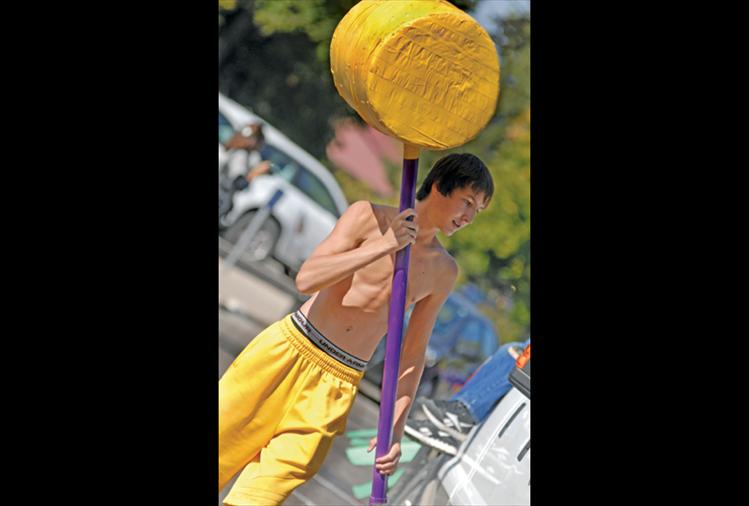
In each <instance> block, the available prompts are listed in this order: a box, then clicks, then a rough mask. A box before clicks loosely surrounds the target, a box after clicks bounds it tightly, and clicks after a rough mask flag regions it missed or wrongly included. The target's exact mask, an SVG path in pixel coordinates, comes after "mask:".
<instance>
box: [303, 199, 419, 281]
mask: <svg viewBox="0 0 749 506" xmlns="http://www.w3.org/2000/svg"><path fill="white" fill-rule="evenodd" d="M410 215H414V216H415V215H416V213H415V212H414V210H413V209H406V210H405V211H403V212H402V213H400V214H399V215H398V216H396V217H395V219H393V221H392V223H391V224H390V226H389V228H388V230H387V231H386V232H385V234H384V235H383V236H382V237H380V238H378V239H376V240H374V241H371V242H369V243H367V244H365V245H364V246H361V243H362V242H363V241H364V239H365V237H366V232H367V229H368V228H371V226H372V225H371V223H372V222H371V220H372V219H374V217H373V211H372V205H371V204H370V203H369V202H366V201H358V202H354V203H353V204H351V206H349V208H348V209H346V212H344V213H343V216H341V218H340V219H339V220H338V222H337V223H336V226H335V228H334V229H333V231H332V232H331V233H330V235H328V237H326V238H325V239H324V240H323V241H322V242H321V243H320V244H319V245H318V246H317V248H315V250H314V251H313V252H312V254H311V255H310V257H309V258H308V259H307V260H306V261H305V262H304V263H303V264H302V267H301V268H300V269H299V274H297V277H296V287H297V290H299V291H300V292H301V293H304V294H307V295H311V294H313V293H315V292H317V291H319V290H321V289H323V288H325V287H328V286H330V285H333V284H335V283H337V282H339V281H341V280H342V279H345V278H347V277H349V276H351V275H352V274H353V273H354V272H356V271H357V270H359V269H361V268H362V267H364V266H365V265H367V264H370V263H372V262H374V261H375V260H377V259H378V258H381V257H383V256H385V255H389V254H391V253H393V252H395V251H398V250H400V249H402V248H404V247H406V246H407V245H408V244H413V242H414V241H415V239H416V233H417V232H418V225H416V224H415V223H413V222H410V221H406V218H407V217H408V216H410Z"/></svg>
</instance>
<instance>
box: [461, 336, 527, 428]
mask: <svg viewBox="0 0 749 506" xmlns="http://www.w3.org/2000/svg"><path fill="white" fill-rule="evenodd" d="M530 342H531V340H530V339H527V340H526V341H525V342H524V343H507V344H505V345H503V346H501V347H500V348H499V349H498V350H497V351H495V352H494V354H493V355H492V356H491V357H489V358H488V359H487V360H486V362H484V363H483V364H482V365H481V366H480V367H479V368H478V370H477V371H476V373H475V374H474V375H473V377H472V378H471V379H469V380H468V381H467V382H466V384H465V385H463V388H461V389H460V391H459V392H458V393H456V394H455V395H453V397H452V400H454V401H455V400H457V401H460V402H462V403H463V404H465V406H466V407H467V408H468V411H469V412H470V413H471V416H473V418H474V420H476V422H477V423H481V422H483V421H484V419H486V417H487V416H489V413H490V412H491V410H492V408H494V405H495V404H497V402H498V401H499V400H500V399H501V398H502V397H503V396H504V395H505V394H506V393H507V392H509V391H510V388H511V387H512V385H511V384H510V379H509V378H510V372H512V370H513V369H514V368H515V360H516V359H514V358H512V355H510V353H509V348H510V346H513V347H519V348H520V350H521V352H522V350H523V349H525V347H526V346H528V345H529V344H530Z"/></svg>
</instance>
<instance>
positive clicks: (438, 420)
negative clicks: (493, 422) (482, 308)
mask: <svg viewBox="0 0 749 506" xmlns="http://www.w3.org/2000/svg"><path fill="white" fill-rule="evenodd" d="M529 344H530V338H528V339H527V340H526V341H525V342H524V343H519V342H513V343H507V344H505V345H503V346H501V347H500V348H499V349H498V350H497V351H496V352H494V354H493V355H492V356H491V357H489V358H488V359H487V360H486V361H485V362H484V363H483V364H482V365H481V366H480V367H479V368H478V369H477V370H476V372H475V373H474V374H473V376H471V378H470V379H469V380H468V381H467V382H466V383H465V385H463V388H461V389H460V391H458V392H457V393H456V394H455V395H454V396H453V397H452V398H451V399H450V400H433V399H428V398H423V397H422V398H419V399H417V400H416V401H415V404H419V405H420V406H421V410H422V412H423V414H424V415H426V419H421V420H419V419H415V418H414V419H409V420H408V422H407V423H406V428H405V432H406V434H408V435H409V436H411V437H412V438H414V439H416V440H418V441H419V442H421V443H423V444H425V445H427V446H430V447H432V448H435V449H437V450H440V451H442V452H445V453H449V454H451V455H456V454H457V452H458V447H459V446H460V444H461V443H462V442H463V441H464V440H465V439H466V436H467V434H468V432H469V431H470V430H471V428H473V426H474V425H476V424H479V423H481V422H483V421H484V420H486V418H487V417H488V416H489V413H491V411H492V409H493V408H494V406H495V405H496V404H497V403H498V402H499V400H500V399H501V398H502V397H504V395H505V394H506V393H507V392H508V391H509V390H510V388H512V385H511V384H510V380H509V376H510V372H512V370H513V368H514V367H515V362H516V360H517V359H518V357H519V356H520V354H521V353H522V352H523V349H525V347H526V346H528V345H529ZM415 411H416V410H415Z"/></svg>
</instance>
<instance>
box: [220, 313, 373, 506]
mask: <svg viewBox="0 0 749 506" xmlns="http://www.w3.org/2000/svg"><path fill="white" fill-rule="evenodd" d="M363 374H364V373H363V372H361V371H357V370H356V369H353V368H351V367H348V366H346V365H344V364H342V363H341V362H339V361H337V360H336V359H334V358H333V357H331V356H329V355H328V354H327V353H325V352H324V351H322V350H321V349H319V348H318V347H316V346H315V345H314V344H313V343H312V342H310V340H309V339H308V338H307V337H306V336H305V335H304V334H303V333H302V332H300V331H299V329H297V328H296V327H295V326H294V324H293V323H292V321H291V315H288V316H286V317H285V318H283V319H282V320H280V321H278V322H276V323H274V324H272V325H271V326H269V327H268V328H267V329H265V330H263V331H262V332H261V333H260V334H258V336H257V337H255V338H254V339H253V340H252V341H251V342H250V344H249V345H247V347H246V348H245V349H244V350H243V351H242V352H241V353H240V354H239V356H237V358H236V359H235V360H234V362H233V363H232V364H231V365H230V366H229V368H228V369H227V370H226V372H225V373H224V375H223V376H222V377H221V379H220V380H219V485H218V487H219V492H220V491H221V489H223V488H224V486H225V485H226V484H227V483H228V482H229V481H230V480H231V479H232V478H233V477H234V476H235V475H236V474H237V473H238V472H239V471H240V470H242V474H241V475H240V476H239V478H237V481H236V482H235V484H234V486H233V487H232V489H231V491H230V492H229V494H228V495H227V496H226V498H225V499H224V504H226V505H232V506H238V505H247V504H252V505H259V504H281V503H282V502H283V501H284V500H285V499H286V498H287V497H288V496H289V494H291V492H292V491H293V490H294V489H295V488H296V487H298V486H299V485H301V484H302V483H304V482H305V481H306V480H308V479H310V478H311V477H312V476H313V475H314V474H315V473H316V472H317V471H318V470H319V469H320V467H321V466H322V463H323V460H324V459H325V456H326V455H327V453H328V451H329V450H330V446H331V444H332V441H333V437H335V436H336V435H338V434H342V433H343V432H344V430H345V428H346V419H347V418H348V414H349V411H350V410H351V406H352V405H353V402H354V396H355V395H356V392H357V387H358V384H359V380H360V379H361V377H362V375H363Z"/></svg>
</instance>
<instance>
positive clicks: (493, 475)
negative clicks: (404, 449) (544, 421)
mask: <svg viewBox="0 0 749 506" xmlns="http://www.w3.org/2000/svg"><path fill="white" fill-rule="evenodd" d="M526 354H527V358H525V359H523V360H522V361H521V359H519V360H518V365H522V367H515V369H514V370H513V371H512V373H511V374H510V383H511V384H512V388H511V389H510V390H509V392H507V394H505V396H504V397H502V399H501V400H500V401H499V402H498V403H497V405H496V406H495V407H494V409H493V410H492V412H491V413H490V414H489V417H488V418H487V419H486V420H485V421H484V422H483V423H480V424H478V425H476V426H474V427H473V428H472V429H471V431H470V432H469V433H468V436H467V438H466V440H465V441H464V442H463V443H462V444H461V446H460V447H459V448H458V453H457V455H455V456H452V455H447V454H442V453H439V452H438V451H437V450H434V449H432V448H428V447H423V448H421V449H420V450H419V453H418V454H417V456H416V458H415V459H414V461H413V462H411V464H410V467H409V469H408V470H407V471H406V472H405V473H404V475H403V476H402V477H401V481H400V482H399V483H397V484H396V486H395V487H393V490H392V491H391V492H390V493H389V494H388V501H389V502H390V503H391V504H403V505H406V506H412V505H417V504H418V505H424V506H430V505H432V506H436V505H463V504H471V505H476V506H489V505H496V506H523V505H530V497H531V452H530V448H531V433H530V429H531V390H530V349H529V348H527V349H526V353H524V355H526Z"/></svg>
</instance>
